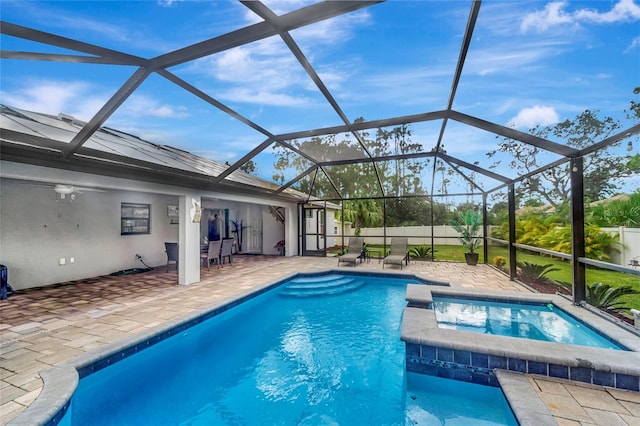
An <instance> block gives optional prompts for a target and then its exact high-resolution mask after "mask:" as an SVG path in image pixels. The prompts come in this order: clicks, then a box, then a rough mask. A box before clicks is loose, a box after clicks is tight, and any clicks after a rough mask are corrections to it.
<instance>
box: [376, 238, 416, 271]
mask: <svg viewBox="0 0 640 426" xmlns="http://www.w3.org/2000/svg"><path fill="white" fill-rule="evenodd" d="M407 245H408V238H407V237H393V238H391V250H390V251H389V254H388V255H387V256H385V258H384V259H383V260H382V269H384V265H386V264H389V265H400V269H402V263H403V262H404V263H405V265H408V264H409V251H408V250H407Z"/></svg>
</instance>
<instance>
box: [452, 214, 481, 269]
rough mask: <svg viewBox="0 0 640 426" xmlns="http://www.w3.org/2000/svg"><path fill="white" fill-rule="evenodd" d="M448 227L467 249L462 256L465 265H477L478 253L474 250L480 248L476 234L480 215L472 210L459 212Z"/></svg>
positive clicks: (479, 224)
mask: <svg viewBox="0 0 640 426" xmlns="http://www.w3.org/2000/svg"><path fill="white" fill-rule="evenodd" d="M450 225H451V226H452V227H453V229H455V230H456V231H457V232H458V234H460V236H458V240H460V242H461V243H462V245H463V246H464V247H465V248H466V249H467V252H466V253H465V254H464V258H465V260H466V262H467V265H472V266H473V265H477V264H478V253H477V252H476V249H477V248H478V247H479V246H480V240H481V239H480V237H479V236H478V234H479V232H480V228H481V226H482V217H481V216H480V213H478V212H476V211H474V210H467V211H464V212H459V213H458V217H457V218H456V219H454V220H452V221H451V223H450Z"/></svg>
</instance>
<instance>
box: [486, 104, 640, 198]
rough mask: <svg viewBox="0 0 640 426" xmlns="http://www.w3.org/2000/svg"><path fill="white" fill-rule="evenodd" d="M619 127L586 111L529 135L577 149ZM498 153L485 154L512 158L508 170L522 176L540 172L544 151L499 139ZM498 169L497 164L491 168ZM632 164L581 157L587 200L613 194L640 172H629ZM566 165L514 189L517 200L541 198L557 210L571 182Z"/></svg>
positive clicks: (607, 155)
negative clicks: (538, 170) (622, 180)
mask: <svg viewBox="0 0 640 426" xmlns="http://www.w3.org/2000/svg"><path fill="white" fill-rule="evenodd" d="M620 128H621V124H620V122H619V121H618V120H615V119H613V118H611V117H604V118H602V119H600V118H599V117H598V111H592V110H585V111H584V112H582V113H581V114H579V115H578V116H576V118H575V119H574V120H565V121H562V122H560V123H557V124H555V125H552V126H544V127H542V126H540V125H538V126H536V127H534V128H533V129H531V130H530V131H529V132H530V133H531V134H533V135H535V136H538V137H541V138H544V139H551V140H558V141H560V143H563V144H565V145H567V146H571V147H574V148H577V149H581V148H586V147H588V146H591V145H593V144H595V143H597V142H599V141H601V140H603V139H605V138H607V137H609V136H611V135H613V134H614V133H615V132H616V131H618V130H620ZM498 141H499V142H498V149H496V150H493V151H491V152H489V153H487V155H488V157H489V158H493V157H494V156H495V155H496V154H497V153H498V152H502V153H507V154H510V155H511V156H512V160H511V162H510V163H509V167H510V168H512V169H515V170H516V171H517V172H518V174H520V175H524V174H527V173H530V172H532V171H534V170H537V169H538V168H540V167H541V166H542V165H543V163H542V157H543V156H544V153H545V152H546V151H545V150H543V149H541V148H538V147H535V146H533V145H529V144H526V143H524V142H520V141H516V140H514V139H510V138H501V137H498ZM500 165H501V161H496V162H495V163H494V164H492V166H491V168H493V169H495V168H497V167H499V166H500ZM632 166H633V164H630V163H629V161H624V157H621V156H619V155H616V154H614V153H612V152H611V151H610V150H599V151H596V152H594V153H593V154H591V155H588V156H586V157H584V193H585V197H586V198H587V199H590V200H600V199H603V198H606V197H608V196H611V195H613V194H615V193H616V192H617V191H618V190H619V187H618V186H617V184H616V182H618V181H619V180H620V179H621V178H625V177H628V176H631V175H632V174H634V173H637V172H638V171H640V169H633V168H631V167H632ZM570 173H571V171H570V169H569V165H568V164H564V165H560V166H557V167H554V168H552V169H549V170H546V171H544V172H541V173H538V174H536V175H534V176H533V177H531V178H530V179H527V180H526V181H524V182H522V183H521V184H520V185H518V187H517V196H518V197H519V198H521V199H530V198H534V199H535V198H540V199H541V200H543V201H544V202H546V203H548V204H551V205H552V206H554V207H556V206H558V205H559V203H560V202H561V201H562V200H567V199H569V197H570V191H571V182H570Z"/></svg>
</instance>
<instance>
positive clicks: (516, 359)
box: [401, 285, 640, 391]
mask: <svg viewBox="0 0 640 426" xmlns="http://www.w3.org/2000/svg"><path fill="white" fill-rule="evenodd" d="M438 297H443V298H449V299H451V298H462V299H471V300H479V301H483V302H487V301H492V302H496V301H497V302H502V303H507V304H512V305H514V306H515V305H518V304H519V305H522V304H524V305H532V304H534V305H542V306H545V305H547V304H552V306H553V307H554V309H560V310H562V311H564V312H565V313H566V314H568V315H569V316H570V317H572V318H574V319H576V320H578V321H579V322H580V323H581V324H585V325H587V326H588V327H587V328H590V329H593V330H595V331H596V334H599V335H601V336H606V337H605V339H606V340H607V341H608V342H613V343H615V344H616V345H617V346H618V347H619V348H618V349H612V348H601V347H592V346H581V345H577V344H575V343H557V342H551V341H542V340H532V339H530V338H521V337H512V336H501V335H495V334H483V333H477V332H472V331H468V330H456V329H452V328H451V327H449V328H444V327H440V326H438V321H437V315H436V311H435V310H434V303H433V302H434V298H435V299H436V300H437V298H438ZM406 299H407V301H408V306H407V307H406V308H405V310H404V316H403V322H402V331H401V339H402V340H403V341H404V342H405V345H406V363H407V364H406V365H407V370H409V371H415V372H420V373H424V374H432V375H436V376H440V377H448V378H455V379H458V380H464V381H470V382H474V383H481V384H490V385H494V386H497V385H498V381H497V379H496V376H495V374H494V369H504V370H508V371H515V372H520V373H530V374H541V375H546V376H550V377H558V378H563V379H570V380H576V381H580V382H585V383H592V384H595V385H603V386H610V387H615V388H619V389H627V390H634V391H639V390H640V337H638V336H637V335H635V334H633V333H631V332H630V331H628V330H625V329H624V328H622V327H620V326H618V325H616V324H614V323H612V322H610V321H607V320H606V319H604V318H601V317H599V316H597V315H595V314H593V313H592V312H590V311H589V310H587V309H584V308H582V307H578V306H574V305H573V304H572V303H571V302H570V301H568V300H566V299H565V298H563V297H561V296H557V295H549V294H523V293H510V292H500V293H497V292H475V291H469V290H456V289H448V288H437V289H428V288H420V287H418V286H414V285H409V286H408V287H407V296H406ZM445 327H446V326H445ZM619 349H623V350H619Z"/></svg>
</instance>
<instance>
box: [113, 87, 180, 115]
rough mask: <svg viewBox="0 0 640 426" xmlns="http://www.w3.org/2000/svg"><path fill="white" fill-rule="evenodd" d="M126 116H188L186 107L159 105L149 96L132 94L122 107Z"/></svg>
mask: <svg viewBox="0 0 640 426" xmlns="http://www.w3.org/2000/svg"><path fill="white" fill-rule="evenodd" d="M122 111H123V112H124V113H126V114H133V115H136V116H141V117H160V118H185V117H188V116H189V113H188V111H187V107H185V106H175V107H174V106H171V105H167V104H161V103H159V102H158V101H157V100H155V99H153V98H150V97H149V96H145V95H141V94H137V93H136V94H134V95H132V96H131V97H130V98H129V99H127V101H126V102H125V103H124V105H123V106H122Z"/></svg>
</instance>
